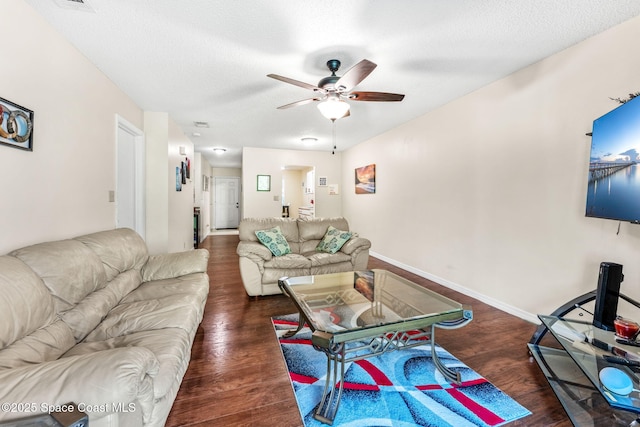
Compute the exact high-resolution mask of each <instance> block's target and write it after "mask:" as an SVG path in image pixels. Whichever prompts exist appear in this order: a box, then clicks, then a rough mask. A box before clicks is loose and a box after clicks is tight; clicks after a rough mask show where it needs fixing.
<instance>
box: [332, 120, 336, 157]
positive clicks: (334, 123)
mask: <svg viewBox="0 0 640 427" xmlns="http://www.w3.org/2000/svg"><path fill="white" fill-rule="evenodd" d="M331 123H332V126H333V151H331V154H336V119H333V120H331Z"/></svg>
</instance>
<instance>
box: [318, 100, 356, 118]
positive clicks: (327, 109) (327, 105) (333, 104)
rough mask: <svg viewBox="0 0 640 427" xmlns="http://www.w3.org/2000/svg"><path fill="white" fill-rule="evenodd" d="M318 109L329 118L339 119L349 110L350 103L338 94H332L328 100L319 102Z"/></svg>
mask: <svg viewBox="0 0 640 427" xmlns="http://www.w3.org/2000/svg"><path fill="white" fill-rule="evenodd" d="M318 109H319V110H320V113H322V115H323V116H325V117H326V118H327V119H329V120H334V121H335V120H338V119H340V118H342V117H344V115H345V114H347V112H348V111H349V104H347V103H346V102H344V101H342V100H341V99H340V98H338V97H337V96H330V97H329V98H327V100H326V101H324V102H321V103H319V104H318Z"/></svg>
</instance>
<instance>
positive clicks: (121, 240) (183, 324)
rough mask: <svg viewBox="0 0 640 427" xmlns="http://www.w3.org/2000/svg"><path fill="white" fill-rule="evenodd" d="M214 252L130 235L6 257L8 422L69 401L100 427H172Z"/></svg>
mask: <svg viewBox="0 0 640 427" xmlns="http://www.w3.org/2000/svg"><path fill="white" fill-rule="evenodd" d="M208 258H209V253H208V251H206V250H203V249H200V250H194V251H189V252H184V253H173V254H165V255H157V256H149V254H148V252H147V247H146V245H145V242H144V241H143V240H142V238H141V237H140V236H139V235H138V234H137V233H135V232H134V231H133V230H129V229H117V230H109V231H103V232H98V233H94V234H89V235H85V236H80V237H77V238H74V239H68V240H60V241H55V242H47V243H40V244H36V245H33V246H29V247H25V248H22V249H18V250H15V251H13V252H11V253H10V254H8V255H4V256H0V402H1V403H2V404H3V405H4V406H3V408H2V409H3V410H1V411H0V422H2V421H6V420H10V419H16V418H22V417H27V416H31V415H34V414H35V413H41V412H46V411H47V410H48V408H55V407H56V406H57V405H63V404H65V403H68V402H75V403H76V404H77V405H78V409H80V410H81V411H83V412H86V413H87V414H88V415H89V424H90V425H91V427H100V426H136V427H138V426H163V425H164V423H165V420H166V418H167V416H168V414H169V411H170V409H171V406H172V404H173V401H174V400H175V396H176V393H177V392H178V388H179V387H180V383H181V381H182V378H183V375H184V372H185V371H186V369H187V365H188V364H189V359H190V355H191V345H192V343H193V339H194V336H195V333H196V329H197V327H198V325H199V324H200V321H201V320H202V315H203V312H204V305H205V302H206V298H207V294H208V292H209V279H208V277H207V273H206V271H207V261H208Z"/></svg>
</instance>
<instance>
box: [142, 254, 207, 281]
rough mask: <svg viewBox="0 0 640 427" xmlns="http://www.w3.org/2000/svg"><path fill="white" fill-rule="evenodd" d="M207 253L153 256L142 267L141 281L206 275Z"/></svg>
mask: <svg viewBox="0 0 640 427" xmlns="http://www.w3.org/2000/svg"><path fill="white" fill-rule="evenodd" d="M208 261H209V251H207V250H206V249H196V250H193V251H185V252H176V253H170V254H161V255H153V256H150V257H149V260H148V261H147V263H146V264H145V265H144V267H142V281H143V282H149V281H151V280H162V279H173V278H175V277H180V276H185V275H187V274H192V273H206V272H207V263H208Z"/></svg>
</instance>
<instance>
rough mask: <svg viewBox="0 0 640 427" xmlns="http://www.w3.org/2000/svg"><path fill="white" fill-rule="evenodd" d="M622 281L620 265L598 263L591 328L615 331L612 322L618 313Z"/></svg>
mask: <svg viewBox="0 0 640 427" xmlns="http://www.w3.org/2000/svg"><path fill="white" fill-rule="evenodd" d="M623 280H624V275H623V274H622V265H620V264H616V263H614V262H602V263H600V274H599V275H598V288H597V289H596V305H595V309H594V313H593V326H595V327H596V328H600V329H604V330H605V331H613V330H615V328H614V326H613V321H614V320H615V318H616V315H617V312H618V298H619V297H620V283H621V282H622V281H623Z"/></svg>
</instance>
